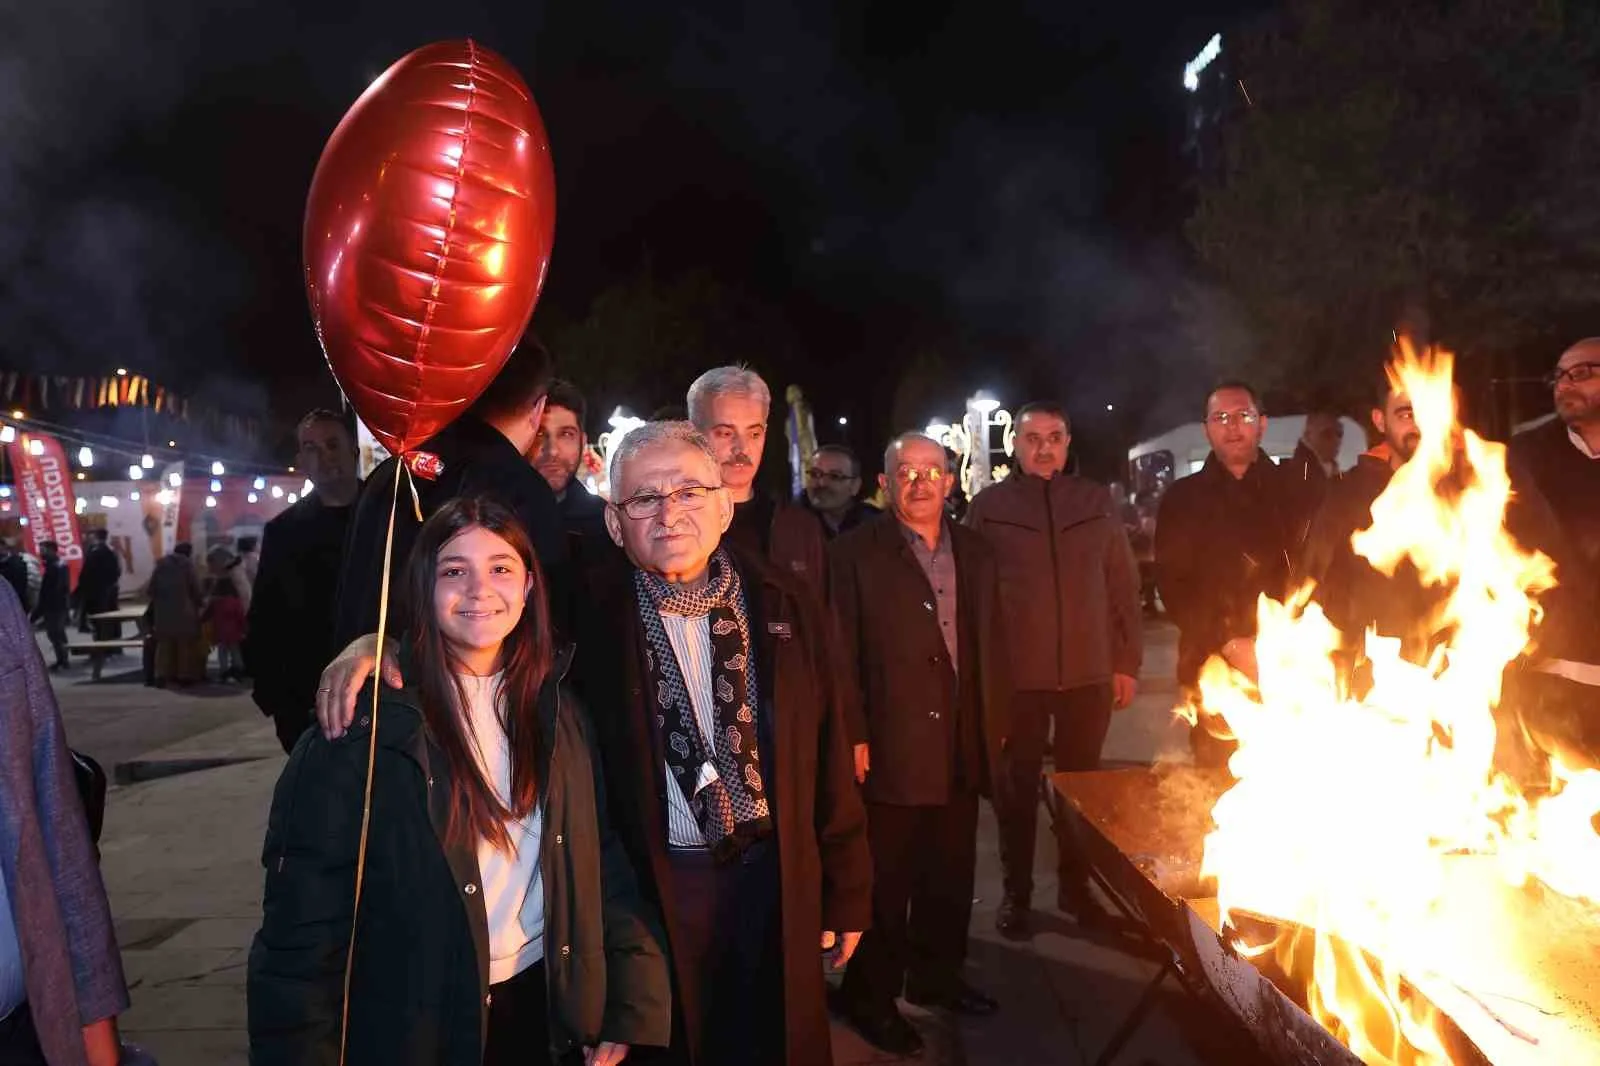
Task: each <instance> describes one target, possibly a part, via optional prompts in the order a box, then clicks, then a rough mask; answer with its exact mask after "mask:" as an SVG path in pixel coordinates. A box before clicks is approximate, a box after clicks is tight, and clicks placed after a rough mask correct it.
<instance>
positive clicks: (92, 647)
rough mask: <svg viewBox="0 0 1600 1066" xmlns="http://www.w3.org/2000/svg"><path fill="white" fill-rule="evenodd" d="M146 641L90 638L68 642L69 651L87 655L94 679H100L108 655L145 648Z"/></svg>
mask: <svg viewBox="0 0 1600 1066" xmlns="http://www.w3.org/2000/svg"><path fill="white" fill-rule="evenodd" d="M143 647H144V641H143V640H142V639H139V640H89V641H84V642H83V643H81V644H68V645H67V651H69V652H71V653H72V654H74V655H87V656H88V657H89V669H90V673H91V675H92V677H93V678H94V680H96V681H99V680H100V670H101V668H102V667H104V666H105V664H106V657H107V656H108V655H110V654H111V653H112V652H113V651H117V650H119V649H126V648H143Z"/></svg>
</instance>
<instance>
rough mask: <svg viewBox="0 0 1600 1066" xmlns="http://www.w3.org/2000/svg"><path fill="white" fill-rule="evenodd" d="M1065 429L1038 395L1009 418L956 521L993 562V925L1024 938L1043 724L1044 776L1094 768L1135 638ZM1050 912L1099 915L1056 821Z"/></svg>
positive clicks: (1101, 491) (1133, 670) (1135, 591)
mask: <svg viewBox="0 0 1600 1066" xmlns="http://www.w3.org/2000/svg"><path fill="white" fill-rule="evenodd" d="M1071 442H1072V427H1071V424H1070V423H1069V422H1068V420H1067V416H1066V413H1065V412H1064V411H1063V410H1062V409H1061V407H1060V406H1058V405H1056V404H1052V403H1030V404H1027V405H1026V406H1024V407H1023V408H1022V410H1021V411H1019V412H1018V415H1017V437H1016V453H1017V461H1018V464H1019V465H1020V466H1021V472H1020V473H1018V474H1014V475H1012V476H1011V477H1009V478H1007V479H1006V480H1005V481H1002V482H1000V483H999V484H996V485H991V486H989V487H988V488H986V489H984V490H983V491H982V492H980V493H979V494H978V496H977V498H976V499H974V500H973V501H972V506H971V507H970V508H969V509H968V511H967V517H966V522H967V524H968V525H969V526H971V527H972V528H973V529H975V530H977V531H978V532H979V533H981V534H983V536H984V538H985V539H986V540H988V542H989V544H990V546H991V547H992V548H993V549H994V553H995V555H996V557H997V558H998V559H999V562H1000V585H1001V590H1002V597H1003V602H1004V603H1005V605H1006V633H1007V638H1008V642H1009V644H1010V646H1011V674H1012V684H1013V685H1014V686H1015V688H1016V695H1015V697H1014V698H1013V700H1012V708H1011V727H1010V732H1009V736H1008V738H1007V749H1006V762H1007V764H1008V767H1009V771H1008V777H1009V784H1008V787H1007V788H1006V789H1005V791H1004V797H1005V798H1004V800H1003V801H1002V803H1001V804H1000V809H999V811H998V813H999V815H1000V860H1001V865H1002V866H1003V867H1004V868H1005V883H1006V897H1005V899H1003V900H1002V901H1001V903H1000V909H999V912H998V914H997V915H996V918H995V925H996V927H997V928H998V929H999V930H1000V932H1002V933H1004V934H1005V935H1007V936H1012V937H1022V936H1026V935H1027V932H1028V915H1029V910H1030V908H1031V907H1032V897H1033V855H1034V843H1035V828H1036V826H1037V825H1038V816H1039V812H1038V805H1039V791H1040V777H1039V775H1040V768H1041V766H1042V765H1043V760H1044V747H1045V740H1046V737H1047V736H1049V734H1050V729H1051V720H1052V719H1054V723H1055V739H1054V755H1055V769H1056V771H1057V772H1060V771H1064V770H1093V769H1097V768H1098V767H1099V765H1100V749H1101V747H1102V746H1103V745H1104V744H1105V739H1106V731H1107V730H1108V729H1109V727H1110V724H1111V712H1112V710H1113V709H1114V708H1122V707H1126V706H1127V705H1128V704H1129V703H1130V702H1131V701H1132V700H1133V697H1134V695H1135V693H1136V692H1137V691H1138V676H1139V666H1140V663H1141V661H1142V660H1143V656H1144V634H1143V630H1142V628H1141V622H1140V615H1139V575H1138V568H1137V567H1136V566H1135V565H1134V562H1133V553H1132V552H1131V551H1130V550H1129V548H1128V537H1127V533H1126V531H1125V530H1124V529H1123V527H1122V523H1121V522H1120V521H1119V520H1118V517H1117V513H1116V508H1115V506H1114V505H1113V503H1112V500H1111V494H1110V492H1109V491H1107V489H1106V488H1105V486H1103V485H1099V484H1097V483H1095V482H1092V481H1088V480H1085V479H1084V478H1080V477H1075V476H1072V475H1069V474H1065V473H1063V472H1062V471H1063V470H1064V468H1065V466H1066V462H1067V448H1068V447H1069V446H1070V444H1071ZM1056 846H1057V852H1058V860H1057V861H1058V866H1057V869H1058V871H1059V881H1058V886H1057V893H1056V903H1057V906H1058V907H1059V908H1060V909H1061V910H1063V911H1066V912H1067V913H1069V914H1072V915H1074V916H1075V917H1076V918H1077V919H1078V921H1079V922H1081V923H1084V924H1091V923H1095V922H1098V921H1100V920H1102V919H1103V918H1104V917H1105V912H1104V911H1103V910H1102V909H1101V908H1100V907H1099V905H1098V904H1097V903H1096V902H1095V901H1094V897H1093V895H1092V894H1091V893H1090V891H1089V873H1088V867H1087V865H1086V864H1085V862H1084V860H1083V859H1082V857H1081V855H1080V853H1079V850H1078V847H1077V845H1076V842H1075V841H1074V840H1073V839H1072V837H1071V834H1070V831H1069V830H1068V828H1067V827H1066V826H1065V824H1058V825H1057V826H1056Z"/></svg>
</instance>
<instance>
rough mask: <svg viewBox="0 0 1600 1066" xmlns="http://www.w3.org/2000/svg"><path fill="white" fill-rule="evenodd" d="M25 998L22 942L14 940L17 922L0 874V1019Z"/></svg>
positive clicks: (25, 985) (25, 986)
mask: <svg viewBox="0 0 1600 1066" xmlns="http://www.w3.org/2000/svg"><path fill="white" fill-rule="evenodd" d="M27 998H28V986H27V983H26V982H25V980H24V974H23V970H22V942H21V941H19V940H18V939H17V920H16V917H15V916H14V915H13V914H12V913H11V895H10V888H9V886H7V884H6V879H5V876H4V875H3V874H0V1018H6V1017H9V1016H10V1014H11V1012H12V1011H14V1010H16V1009H17V1008H18V1007H20V1006H22V1004H23V1002H24V1001H25V1000H27Z"/></svg>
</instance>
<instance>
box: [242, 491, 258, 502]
mask: <svg viewBox="0 0 1600 1066" xmlns="http://www.w3.org/2000/svg"><path fill="white" fill-rule="evenodd" d="M258 499H260V497H258V496H257V495H256V494H255V493H253V492H252V493H250V495H248V496H246V497H245V498H244V502H245V503H255V502H256V500H258Z"/></svg>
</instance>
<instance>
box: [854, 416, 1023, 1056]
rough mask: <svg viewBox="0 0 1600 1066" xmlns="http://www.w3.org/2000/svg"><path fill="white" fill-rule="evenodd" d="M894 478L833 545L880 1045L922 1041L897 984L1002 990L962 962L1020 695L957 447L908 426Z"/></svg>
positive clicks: (870, 989) (983, 1000)
mask: <svg viewBox="0 0 1600 1066" xmlns="http://www.w3.org/2000/svg"><path fill="white" fill-rule="evenodd" d="M883 469H884V473H883V474H882V475H880V478H879V481H880V484H881V485H882V486H883V488H884V491H885V492H886V493H887V495H888V499H889V507H890V511H891V513H892V515H893V519H892V520H891V519H887V518H886V519H884V520H882V521H879V522H873V523H871V524H869V525H867V526H864V527H862V528H860V529H857V530H855V531H853V532H851V533H847V534H845V535H844V536H842V537H840V538H839V539H838V540H836V541H834V542H833V544H832V546H831V547H830V548H829V566H828V575H829V578H828V580H829V588H830V593H831V597H830V598H831V602H832V604H833V611H834V617H835V619H836V620H837V622H838V626H839V633H840V641H841V655H840V661H841V664H842V670H841V673H842V674H843V676H844V679H845V682H846V684H847V686H848V687H849V688H850V689H852V690H853V691H854V693H855V695H856V698H855V699H854V700H853V701H852V707H853V712H852V714H851V715H850V718H851V731H852V739H853V740H854V741H855V751H856V776H857V778H858V779H860V780H862V781H863V782H864V792H865V794H866V800H867V824H868V826H869V831H870V835H871V838H872V865H873V908H872V929H871V931H870V932H868V933H867V935H866V937H865V938H864V939H863V940H862V944H861V950H860V951H859V952H857V954H856V958H855V961H854V962H853V963H851V965H850V971H849V973H847V974H846V975H845V980H844V986H843V988H842V989H841V993H842V994H841V1002H842V1005H843V1006H844V1009H845V1013H846V1014H847V1016H848V1017H849V1018H850V1020H851V1022H852V1024H853V1025H854V1026H855V1027H856V1028H857V1029H858V1030H859V1031H860V1032H861V1033H862V1035H863V1036H865V1037H866V1038H867V1040H868V1041H870V1042H871V1043H872V1044H874V1045H876V1046H877V1047H880V1048H882V1049H883V1050H885V1051H889V1052H893V1053H895V1054H902V1055H904V1054H914V1053H915V1052H917V1051H919V1050H920V1049H921V1047H922V1040H921V1037H920V1036H919V1035H918V1034H917V1032H916V1030H915V1029H913V1028H912V1027H911V1025H910V1024H909V1023H908V1022H907V1021H906V1020H905V1018H904V1017H902V1016H901V1014H900V1012H899V1011H898V1010H897V1009H896V1007H895V997H896V996H898V995H899V994H900V993H901V990H902V988H903V989H904V991H905V995H906V998H907V999H908V1000H910V1001H911V1002H912V1003H916V1004H919V1005H922V1006H941V1007H947V1008H949V1009H951V1010H954V1011H957V1012H959V1013H965V1014H989V1013H992V1012H993V1011H994V1010H995V1007H996V1004H995V1001H994V1000H992V999H990V998H989V997H988V996H986V995H984V994H983V993H982V992H979V991H978V990H976V989H975V988H973V987H972V986H971V985H970V984H968V983H967V982H966V981H965V980H964V979H963V978H962V976H961V966H962V963H963V961H964V960H965V958H966V953H967V926H968V924H969V923H970V921H971V918H972V890H973V877H974V872H975V869H976V863H977V832H978V796H979V795H980V794H988V795H992V794H993V791H992V786H993V783H994V782H996V781H998V780H999V779H1000V772H1001V771H1000V762H999V760H1000V749H1001V745H1002V743H1003V742H1004V740H1005V736H1006V717H1005V716H1006V707H1007V703H1008V701H1009V699H1010V696H1011V691H1010V690H1011V685H1010V681H1009V676H1008V675H1009V672H1010V668H1009V663H1008V662H1007V661H1006V654H1005V650H1004V648H1005V644H1004V641H1003V640H1002V637H1001V624H1000V621H1001V620H1000V613H1001V611H1000V576H999V570H998V568H997V566H996V563H995V558H994V554H993V553H992V552H991V551H990V549H989V546H988V545H987V544H985V543H984V541H983V538H982V537H980V536H979V535H977V534H976V533H973V532H972V531H971V530H968V529H965V528H963V527H962V526H959V525H956V524H955V523H953V522H951V521H950V520H949V519H948V518H946V517H945V510H944V501H945V497H946V496H948V495H949V493H950V487H951V484H952V482H953V478H952V477H951V476H950V467H949V463H948V461H947V458H946V456H945V451H944V448H942V447H940V445H939V444H938V443H937V442H935V441H933V440H931V439H929V438H928V437H925V436H923V435H922V434H920V433H907V434H903V435H902V436H899V437H896V438H895V439H894V441H892V442H891V443H890V445H889V448H888V450H887V451H886V452H885V453H884V457H883Z"/></svg>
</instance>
